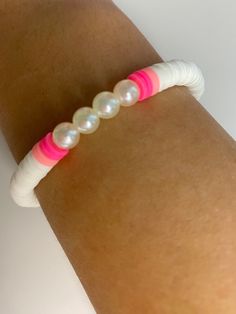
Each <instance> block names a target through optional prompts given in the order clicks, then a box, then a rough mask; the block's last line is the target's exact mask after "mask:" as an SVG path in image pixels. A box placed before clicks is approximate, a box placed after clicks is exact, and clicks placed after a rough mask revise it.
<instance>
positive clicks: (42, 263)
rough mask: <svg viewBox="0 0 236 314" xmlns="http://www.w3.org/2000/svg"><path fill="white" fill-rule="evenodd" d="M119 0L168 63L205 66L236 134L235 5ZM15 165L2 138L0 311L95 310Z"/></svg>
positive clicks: (212, 100) (211, 106)
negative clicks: (14, 179) (18, 197)
mask: <svg viewBox="0 0 236 314" xmlns="http://www.w3.org/2000/svg"><path fill="white" fill-rule="evenodd" d="M115 2H116V3H117V5H119V6H120V8H121V9H122V10H123V11H125V12H126V13H127V15H128V16H129V17H130V18H131V19H132V20H133V21H134V23H135V24H136V25H137V26H138V27H139V28H140V29H141V30H142V32H143V33H144V34H145V35H146V37H147V38H148V39H149V40H150V41H151V43H152V44H153V46H154V47H155V48H156V49H157V50H158V52H159V53H160V55H161V56H162V57H163V58H164V59H165V60H168V59H172V58H181V59H186V60H192V61H194V62H196V63H197V64H198V65H199V66H200V67H201V68H202V70H203V73H204V76H205V78H206V93H205V95H204V97H203V98H202V103H203V105H204V106H205V108H206V109H207V110H208V111H209V112H210V113H211V114H212V115H213V116H214V117H215V119H216V120H217V121H218V122H219V123H220V124H221V125H222V126H223V127H224V128H225V129H226V130H227V131H228V132H229V133H230V134H231V136H233V137H234V138H235V139H236V123H235V120H236V106H235V89H236V86H235V85H236V79H235V69H236V32H235V30H236V18H235V16H236V2H235V1H232V0H224V1H219V0H218V1H217V0H204V1H203V0H202V1H201V0H198V1H196V0H195V1H193V0H179V1H174V0H172V1H171V0H163V1H161V0H159V1H157V0H139V1H137V0H116V1H115ZM206 136H207V134H206ZM14 167H15V163H14V161H13V159H12V157H11V155H10V153H9V151H8V148H7V145H6V143H5V142H4V139H3V137H2V136H1V135H0V252H1V258H0V312H1V313H3V314H54V313H55V314H75V313H76V314H78V313H79V314H91V313H94V310H93V309H92V307H91V305H90V303H89V300H88V299H87V297H86V295H85V293H84V291H83V289H82V287H81V284H80V282H79V281H78V279H77V277H76V275H75V273H74V272H73V270H72V268H71V266H70V264H69V262H68V260H67V258H66V256H65V255H64V252H63V251H62V249H61V247H60V245H59V243H58V242H57V240H56V238H55V236H54V235H53V233H52V231H51V229H50V227H49V225H48V223H47V221H46V219H45V217H44V216H43V214H42V211H41V209H21V208H18V207H17V206H15V205H14V204H13V202H12V201H11V200H10V197H9V194H8V182H9V179H10V176H11V174H12V172H13V169H14Z"/></svg>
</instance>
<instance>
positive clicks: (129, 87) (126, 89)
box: [114, 80, 140, 107]
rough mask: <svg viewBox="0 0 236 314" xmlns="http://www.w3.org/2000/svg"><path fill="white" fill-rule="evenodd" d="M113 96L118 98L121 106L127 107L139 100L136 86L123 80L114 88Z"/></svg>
mask: <svg viewBox="0 0 236 314" xmlns="http://www.w3.org/2000/svg"><path fill="white" fill-rule="evenodd" d="M114 94H115V95H116V96H117V97H119V98H120V100H121V106H125V107H129V106H132V105H134V104H136V102H138V99H139V94H140V93H139V88H138V85H137V84H136V83H135V82H133V81H131V80H123V81H120V82H119V83H117V84H116V86H115V87H114Z"/></svg>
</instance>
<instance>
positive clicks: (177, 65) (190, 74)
mask: <svg viewBox="0 0 236 314" xmlns="http://www.w3.org/2000/svg"><path fill="white" fill-rule="evenodd" d="M175 85H178V86H186V87H188V89H189V91H190V93H191V94H192V95H193V96H194V97H195V98H196V99H197V100H199V99H200V97H201V95H202V94H203V92H204V78H203V75H202V73H201V71H200V69H199V68H198V67H197V66H196V65H195V64H194V63H192V62H185V61H181V60H172V61H169V62H163V63H158V64H154V65H153V66H150V67H147V68H145V69H142V70H140V71H136V72H134V73H132V74H131V75H130V76H128V79H127V80H123V81H121V82H119V83H118V84H117V85H116V86H115V88H114V91H113V93H110V92H102V93H100V94H98V95H97V96H96V97H95V98H94V101H93V108H90V107H83V108H80V109H79V110H78V111H77V112H76V113H75V114H74V116H73V124H72V123H61V124H59V125H58V126H57V127H56V128H55V129H54V131H53V132H50V133H48V134H47V135H46V136H45V137H44V138H43V139H41V140H40V141H39V142H38V143H36V144H35V145H34V147H33V148H32V150H31V151H30V152H29V153H28V154H27V155H26V156H25V158H24V159H23V160H22V161H21V162H20V164H19V165H18V168H17V170H16V171H15V173H14V174H13V176H12V178H11V182H10V193H11V195H12V198H13V199H14V201H15V202H16V203H17V204H18V205H19V206H22V207H39V206H40V204H39V201H38V199H37V197H36V194H35V192H34V188H35V187H36V186H37V185H38V183H39V182H40V181H41V180H42V179H43V178H44V177H45V176H46V175H47V174H48V172H50V170H51V169H52V168H53V167H54V166H55V165H56V164H57V163H58V162H59V160H61V159H63V158H64V157H65V156H66V155H67V154H68V153H69V149H70V148H72V147H74V146H75V145H76V144H77V143H78V140H79V134H80V133H84V134H89V133H92V132H94V131H95V130H96V129H97V128H98V126H99V123H100V118H103V119H108V118H112V117H114V116H115V115H116V114H117V113H118V112H119V109H120V106H126V107H127V106H130V105H133V104H135V103H136V102H138V101H142V100H144V99H147V98H149V97H151V96H153V95H156V94H157V93H159V92H161V91H163V90H166V89H168V88H170V87H172V86H175Z"/></svg>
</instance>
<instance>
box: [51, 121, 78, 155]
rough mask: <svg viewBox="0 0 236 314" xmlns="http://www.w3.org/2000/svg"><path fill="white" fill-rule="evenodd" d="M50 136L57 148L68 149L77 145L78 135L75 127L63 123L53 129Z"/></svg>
mask: <svg viewBox="0 0 236 314" xmlns="http://www.w3.org/2000/svg"><path fill="white" fill-rule="evenodd" d="M52 136H53V141H54V143H55V144H56V145H57V146H58V147H60V148H65V149H70V148H73V147H75V146H76V145H77V144H78V142H79V138H80V133H79V130H78V128H77V127H76V125H74V124H72V123H69V122H63V123H60V124H58V125H57V126H56V127H55V129H54V130H53V134H52Z"/></svg>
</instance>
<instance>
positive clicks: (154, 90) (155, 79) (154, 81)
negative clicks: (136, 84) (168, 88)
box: [143, 67, 160, 96]
mask: <svg viewBox="0 0 236 314" xmlns="http://www.w3.org/2000/svg"><path fill="white" fill-rule="evenodd" d="M143 71H144V72H146V73H147V75H148V76H149V77H150V79H151V81H152V96H153V95H155V94H157V93H158V92H159V90H160V78H159V77H158V75H157V74H156V72H155V71H153V69H152V68H151V67H147V68H145V69H143Z"/></svg>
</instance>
